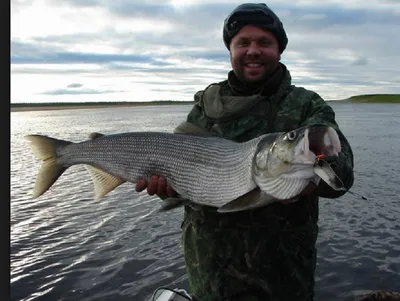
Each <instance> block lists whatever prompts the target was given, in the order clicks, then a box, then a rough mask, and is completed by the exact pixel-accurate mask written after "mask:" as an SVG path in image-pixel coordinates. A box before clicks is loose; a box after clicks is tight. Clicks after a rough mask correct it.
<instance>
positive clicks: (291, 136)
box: [286, 132, 297, 141]
mask: <svg viewBox="0 0 400 301" xmlns="http://www.w3.org/2000/svg"><path fill="white" fill-rule="evenodd" d="M296 136H297V135H296V132H289V133H287V135H286V137H287V138H288V139H289V140H291V141H293V140H294V139H296Z"/></svg>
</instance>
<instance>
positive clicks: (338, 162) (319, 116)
mask: <svg viewBox="0 0 400 301" xmlns="http://www.w3.org/2000/svg"><path fill="white" fill-rule="evenodd" d="M303 113H304V115H303V116H304V118H303V120H304V121H303V123H302V124H301V126H306V125H317V124H320V125H327V126H331V127H333V128H334V129H335V130H336V131H337V133H338V135H339V139H340V143H341V152H340V153H339V155H338V156H335V157H329V158H327V159H326V160H327V161H328V163H330V166H331V167H332V169H333V170H334V171H335V172H336V174H337V175H338V177H339V178H340V179H341V180H342V182H343V184H344V187H345V188H346V189H347V190H349V189H350V188H351V187H352V186H353V183H354V172H353V168H354V157H353V151H352V149H351V146H350V143H349V142H348V140H347V139H346V137H345V136H344V134H343V133H342V131H341V130H340V129H339V126H338V124H337V122H336V120H335V112H334V111H333V109H332V108H331V107H330V106H329V105H328V104H327V103H326V102H325V101H324V100H323V99H322V98H321V97H320V96H319V95H318V94H314V95H313V97H312V98H311V100H310V102H309V103H308V105H307V106H306V107H305V108H304V111H303ZM315 193H316V194H317V195H318V196H320V197H324V198H331V199H333V198H338V197H340V196H342V195H344V194H345V193H346V191H336V190H334V189H332V188H331V187H330V186H329V185H327V184H326V183H325V182H324V181H320V184H319V185H318V187H317V189H316V191H315Z"/></svg>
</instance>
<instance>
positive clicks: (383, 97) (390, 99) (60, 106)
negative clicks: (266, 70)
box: [10, 94, 400, 112]
mask: <svg viewBox="0 0 400 301" xmlns="http://www.w3.org/2000/svg"><path fill="white" fill-rule="evenodd" d="M327 102H334V103H338V102H340V103H400V94H365V95H356V96H351V97H349V98H347V99H342V100H327ZM193 104H194V102H193V101H174V100H156V101H144V102H79V103H71V102H62V103H61V102H60V103H11V104H10V111H11V112H28V111H46V110H73V109H95V108H120V107H139V106H159V105H193Z"/></svg>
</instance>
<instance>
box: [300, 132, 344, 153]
mask: <svg viewBox="0 0 400 301" xmlns="http://www.w3.org/2000/svg"><path fill="white" fill-rule="evenodd" d="M304 138H305V139H306V140H307V141H306V146H305V147H306V149H307V144H308V150H310V151H311V152H313V153H314V155H315V156H316V157H317V158H323V157H328V156H337V155H338V154H339V152H340V151H341V145H340V140H339V136H338V134H337V132H336V131H335V130H334V129H333V128H331V127H322V126H321V127H318V126H317V127H311V128H309V129H307V130H306V132H305V133H304Z"/></svg>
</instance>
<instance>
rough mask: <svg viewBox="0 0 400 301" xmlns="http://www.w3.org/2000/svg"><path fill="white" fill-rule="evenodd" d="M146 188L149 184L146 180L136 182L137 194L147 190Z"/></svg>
mask: <svg viewBox="0 0 400 301" xmlns="http://www.w3.org/2000/svg"><path fill="white" fill-rule="evenodd" d="M146 187H147V182H146V180H145V179H140V180H139V181H137V182H136V186H135V189H136V191H137V192H141V191H143V190H145V189H146Z"/></svg>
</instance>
